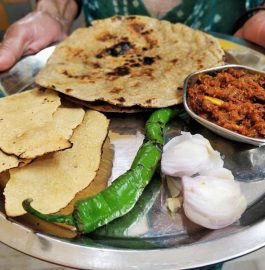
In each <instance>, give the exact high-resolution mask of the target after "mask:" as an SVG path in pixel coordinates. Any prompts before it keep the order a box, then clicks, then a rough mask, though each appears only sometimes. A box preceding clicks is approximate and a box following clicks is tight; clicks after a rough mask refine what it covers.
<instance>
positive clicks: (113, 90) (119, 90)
mask: <svg viewBox="0 0 265 270" xmlns="http://www.w3.org/2000/svg"><path fill="white" fill-rule="evenodd" d="M121 91H122V88H118V87H115V88H113V89H112V90H111V91H110V93H112V94H119V93H120V92H121Z"/></svg>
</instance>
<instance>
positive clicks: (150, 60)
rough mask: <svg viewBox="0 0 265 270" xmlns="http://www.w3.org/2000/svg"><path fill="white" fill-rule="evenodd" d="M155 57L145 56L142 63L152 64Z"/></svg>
mask: <svg viewBox="0 0 265 270" xmlns="http://www.w3.org/2000/svg"><path fill="white" fill-rule="evenodd" d="M154 61H155V59H154V57H149V56H145V57H144V59H143V64H144V65H152V64H153V63H154Z"/></svg>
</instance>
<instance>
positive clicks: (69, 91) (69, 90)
mask: <svg viewBox="0 0 265 270" xmlns="http://www.w3.org/2000/svg"><path fill="white" fill-rule="evenodd" d="M72 91H74V90H73V89H71V88H66V89H65V92H66V93H68V94H69V93H71V92H72Z"/></svg>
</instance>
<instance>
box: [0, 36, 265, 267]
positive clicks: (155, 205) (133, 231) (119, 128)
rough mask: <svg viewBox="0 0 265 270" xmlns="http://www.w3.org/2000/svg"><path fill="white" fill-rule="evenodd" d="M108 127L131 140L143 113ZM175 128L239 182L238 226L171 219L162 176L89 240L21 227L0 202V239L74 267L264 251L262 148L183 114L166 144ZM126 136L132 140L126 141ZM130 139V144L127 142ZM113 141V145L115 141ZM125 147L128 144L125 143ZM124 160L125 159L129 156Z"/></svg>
mask: <svg viewBox="0 0 265 270" xmlns="http://www.w3.org/2000/svg"><path fill="white" fill-rule="evenodd" d="M225 38H226V39H224V37H223V36H222V37H221V38H220V42H221V44H222V46H223V47H224V49H225V50H227V52H228V54H229V55H230V56H231V59H233V60H234V61H237V62H238V63H239V64H243V65H248V66H251V67H254V68H258V69H261V70H265V57H264V55H263V54H262V53H260V52H259V51H257V50H253V49H251V48H250V47H246V46H245V45H240V44H237V43H234V42H231V41H229V40H228V39H227V38H229V37H225ZM53 49H54V47H50V48H47V49H45V50H43V51H42V52H40V53H38V54H36V55H35V56H30V57H27V58H24V59H23V60H22V61H21V62H19V63H18V64H17V65H16V66H14V67H13V68H12V69H11V70H9V71H8V72H6V73H2V74H0V87H1V88H0V89H1V90H2V92H3V93H4V94H12V93H16V92H20V91H22V90H24V89H26V88H29V87H31V86H32V85H34V76H35V74H36V73H37V72H38V70H39V69H40V68H41V67H42V66H43V65H44V64H45V62H46V60H47V58H48V56H49V55H50V54H51V53H52V51H53ZM108 117H110V118H111V127H110V129H111V130H112V131H113V133H120V134H122V135H121V136H123V135H124V136H125V137H126V138H127V139H128V138H131V139H132V140H135V138H136V137H137V131H138V132H141V133H143V127H144V122H145V120H146V118H147V117H148V114H147V113H146V114H141V115H140V116H139V115H137V114H136V115H135V116H132V115H125V114H122V115H108ZM180 130H184V131H190V132H191V133H193V134H194V133H200V134H202V135H203V136H205V137H206V138H208V139H209V140H210V141H211V144H212V146H213V148H214V149H216V150H218V151H220V152H221V153H222V155H223V156H224V161H225V167H226V168H228V169H230V170H232V172H233V174H234V175H235V178H236V180H238V181H240V184H241V187H242V191H243V193H244V194H245V195H246V197H247V200H248V209H247V210H246V212H245V213H244V214H243V216H242V217H241V219H240V220H239V221H238V222H236V223H235V224H233V225H231V226H229V227H227V228H224V229H221V230H215V231H214V230H207V229H204V228H202V227H200V226H197V225H195V224H193V223H192V222H190V221H188V220H187V219H186V218H185V216H184V215H183V213H181V212H180V213H178V214H177V215H174V216H172V215H170V214H169V213H168V211H167V209H166V207H165V198H166V189H165V187H164V177H162V181H161V179H160V177H157V178H158V179H154V181H152V182H151V184H150V185H149V186H148V187H147V189H146V191H145V192H144V194H143V196H142V197H141V199H140V201H139V203H138V204H137V207H136V208H135V209H133V211H131V212H130V213H129V214H127V215H126V216H124V217H122V218H121V219H120V220H117V221H115V222H114V223H112V224H110V225H108V226H107V227H104V228H102V229H99V230H97V231H96V232H94V233H93V234H91V235H87V236H83V237H78V238H74V239H67V238H60V237H55V236H51V235H48V234H45V233H40V232H35V231H34V230H33V229H31V228H30V227H27V226H26V225H25V224H23V223H19V222H17V221H14V220H12V219H7V218H6V216H5V215H4V214H3V212H4V211H3V209H4V199H3V198H1V200H0V210H1V212H2V213H1V214H0V229H1V234H0V241H1V242H3V243H5V244H7V245H8V246H10V247H12V248H15V249H17V250H19V251H21V252H24V253H26V254H28V255H31V256H34V257H37V258H40V259H43V260H46V261H49V262H53V263H57V264H60V265H64V266H68V267H74V268H78V269H115V270H118V269H123V270H125V269H162V268H163V269H188V268H193V267H199V266H205V265H209V264H213V263H216V262H220V261H225V260H229V259H232V258H235V257H238V256H242V255H244V254H246V253H249V252H252V251H254V250H256V249H258V248H261V247H263V246H265V212H264V207H265V196H264V194H265V181H264V180H265V166H264V165H265V159H264V160H263V157H264V156H265V147H255V146H250V145H245V144H241V143H237V142H232V141H229V140H226V139H224V138H221V137H219V136H218V135H216V134H214V133H212V132H211V131H209V130H207V129H206V128H204V127H203V126H201V125H199V124H198V123H197V122H195V121H194V120H192V119H191V118H190V117H189V116H188V115H183V117H182V118H180V119H177V120H174V121H172V123H171V124H170V129H169V131H168V134H167V139H170V138H171V137H172V136H175V135H176V134H179V132H180ZM128 135H130V136H129V137H128ZM132 142H133V141H132ZM113 143H115V142H114V140H113ZM129 145H130V143H129ZM123 155H124V156H121V157H120V158H121V160H122V159H124V160H126V159H127V158H128V157H127V155H126V152H124V154H123Z"/></svg>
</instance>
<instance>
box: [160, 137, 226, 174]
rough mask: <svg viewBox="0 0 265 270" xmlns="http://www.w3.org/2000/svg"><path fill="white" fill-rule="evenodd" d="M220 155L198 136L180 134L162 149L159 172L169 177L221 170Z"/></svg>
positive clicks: (221, 161)
mask: <svg viewBox="0 0 265 270" xmlns="http://www.w3.org/2000/svg"><path fill="white" fill-rule="evenodd" d="M223 164H224V162H223V160H222V158H221V156H220V153H219V152H217V151H214V150H213V148H212V147H211V145H210V143H209V141H208V140H207V139H205V138H204V137H203V136H201V135H200V134H195V135H191V134H190V133H189V132H182V134H181V135H180V136H176V137H174V138H173V139H172V140H170V141H169V142H168V143H167V144H166V145H165V146H164V148H163V154H162V160H161V170H162V172H163V173H164V174H166V175H170V176H177V177H182V176H184V175H185V176H191V175H193V174H196V173H199V172H200V171H201V170H206V169H212V168H222V167H223Z"/></svg>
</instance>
